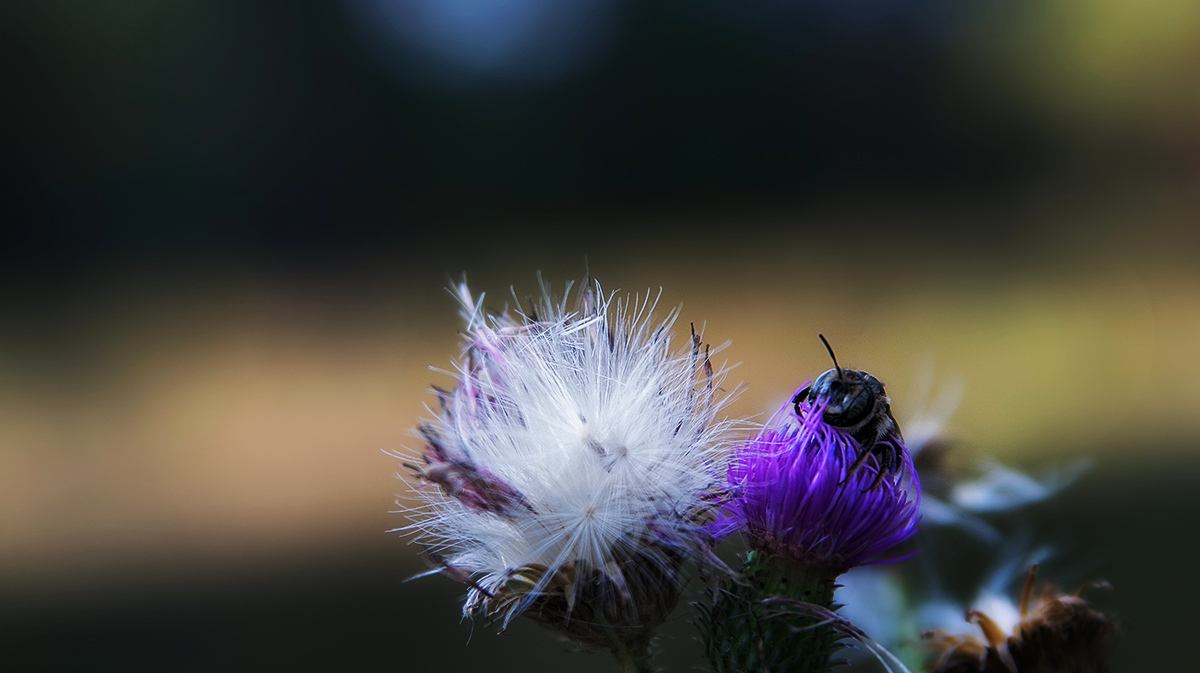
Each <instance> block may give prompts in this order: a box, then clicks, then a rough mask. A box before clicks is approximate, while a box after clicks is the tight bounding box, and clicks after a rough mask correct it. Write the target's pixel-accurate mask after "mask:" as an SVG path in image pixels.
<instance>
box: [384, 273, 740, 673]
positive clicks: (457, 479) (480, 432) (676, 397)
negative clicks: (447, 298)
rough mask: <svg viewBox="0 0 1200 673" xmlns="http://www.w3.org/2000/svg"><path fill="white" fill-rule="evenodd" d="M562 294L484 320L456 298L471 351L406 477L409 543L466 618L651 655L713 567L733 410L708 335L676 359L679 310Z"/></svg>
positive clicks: (596, 291) (594, 292)
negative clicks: (662, 312) (662, 313)
mask: <svg viewBox="0 0 1200 673" xmlns="http://www.w3.org/2000/svg"><path fill="white" fill-rule="evenodd" d="M570 287H571V286H570V285H568V287H567V291H566V293H564V297H563V299H561V300H558V301H556V300H555V299H554V298H552V296H551V295H550V292H549V291H548V290H547V289H546V288H545V287H543V295H542V297H541V298H540V301H539V302H538V303H537V304H536V305H534V306H531V307H530V310H529V312H528V313H521V312H519V311H516V312H509V311H504V312H501V313H498V314H489V313H487V312H486V311H485V309H484V308H483V297H482V296H480V298H479V299H478V300H475V299H474V298H473V297H472V295H471V293H470V291H469V290H468V289H467V287H466V285H465V284H462V285H459V286H458V288H457V292H456V294H457V296H458V299H459V301H460V302H461V304H462V315H463V317H464V319H465V320H466V329H465V332H464V336H465V339H466V344H465V353H464V355H463V357H462V359H461V361H460V362H459V364H458V366H457V368H458V371H457V379H458V381H457V386H456V387H455V388H454V389H453V390H451V391H439V397H440V401H441V408H440V410H439V411H437V412H436V416H435V418H434V419H433V420H432V421H431V422H430V423H428V424H426V425H424V426H422V428H421V434H422V435H423V437H424V439H425V441H426V447H425V451H424V453H423V454H422V455H421V456H420V457H419V458H418V459H416V460H413V461H412V462H413V463H419V465H414V464H409V465H408V466H409V468H410V469H411V470H412V471H413V474H414V475H415V476H416V477H418V479H419V482H420V487H419V488H418V489H417V493H418V494H419V496H420V497H421V498H422V499H423V501H424V505H423V506H422V507H420V508H418V509H416V510H414V511H413V512H412V515H413V519H414V523H413V524H412V525H411V526H409V527H407V528H406V529H403V530H407V531H410V532H415V533H416V535H417V540H418V541H419V542H421V543H423V544H425V545H426V546H427V548H428V549H429V550H430V552H431V555H432V557H433V558H434V559H435V562H436V563H437V564H438V565H439V567H438V568H437V569H435V571H434V572H436V571H437V570H443V571H445V572H446V573H447V574H449V575H451V576H452V577H454V578H456V579H459V580H460V581H462V582H464V583H466V584H467V585H468V586H469V587H470V588H469V592H468V598H467V602H466V606H465V607H464V614H465V615H468V616H469V615H472V614H476V613H479V614H484V615H487V616H494V617H498V618H500V619H501V620H502V625H506V624H507V623H508V622H509V621H510V620H511V619H512V618H513V617H514V616H515V615H517V614H521V613H526V614H528V615H529V616H530V617H532V618H534V619H535V620H536V621H538V622H539V623H542V624H544V625H547V626H551V627H553V628H557V629H559V630H561V631H563V632H564V633H566V634H567V635H568V636H570V637H572V638H573V639H575V640H576V641H577V642H579V643H581V644H583V645H585V646H588V647H592V648H597V649H611V650H613V651H614V652H617V650H618V649H619V648H635V649H636V648H640V647H642V645H643V644H645V643H648V641H649V632H650V629H652V628H653V627H654V626H656V625H657V624H658V623H659V622H661V621H662V619H664V618H665V617H666V616H667V614H668V613H669V612H670V610H671V609H672V608H673V607H674V604H675V602H676V600H677V598H678V595H679V591H680V589H681V588H682V585H683V583H684V581H685V577H684V575H683V568H684V565H685V563H686V562H687V561H689V560H697V559H704V560H707V559H709V558H711V552H710V551H709V547H708V540H707V538H706V536H705V533H704V530H703V527H702V525H703V523H705V521H706V519H707V517H708V514H709V512H710V510H711V506H712V499H713V497H714V494H715V493H717V492H718V491H719V490H720V489H721V488H722V487H723V485H724V476H725V468H726V460H727V454H728V449H729V438H728V434H729V431H730V430H731V428H732V423H731V422H730V421H728V420H725V419H718V414H719V412H720V411H721V410H722V408H723V406H724V404H725V402H727V401H728V399H729V398H728V397H722V396H721V394H720V393H719V392H718V391H719V385H720V383H721V381H722V379H723V378H724V372H723V371H714V370H713V367H712V365H711V364H710V361H709V356H710V355H711V353H710V352H709V351H708V349H707V348H705V347H702V346H701V340H700V336H699V335H696V334H695V332H694V331H693V333H692V335H691V338H690V340H689V341H687V342H685V343H684V344H680V345H679V346H678V347H676V346H675V345H673V343H672V327H673V326H674V323H675V321H676V319H677V317H678V309H676V310H674V311H671V312H670V313H669V314H668V315H667V316H666V318H665V319H663V320H657V321H656V320H655V319H654V318H653V317H652V313H653V311H654V308H655V305H656V303H657V301H658V299H657V297H655V298H654V299H653V300H651V299H650V298H649V297H648V296H647V297H646V298H637V297H634V298H632V299H629V298H626V299H624V300H622V299H615V298H614V296H613V295H608V296H604V295H602V294H601V291H600V287H599V284H596V285H595V286H592V287H588V286H586V285H585V286H584V287H582V288H581V289H580V292H579V293H578V299H577V302H576V305H575V306H574V307H573V308H568V306H567V301H566V298H565V297H566V295H567V294H569V292H570ZM660 294H661V293H660ZM431 486H436V488H431ZM643 641H645V642H644V643H643ZM618 656H620V653H619V652H618Z"/></svg>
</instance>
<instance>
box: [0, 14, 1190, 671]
mask: <svg viewBox="0 0 1200 673" xmlns="http://www.w3.org/2000/svg"><path fill="white" fill-rule="evenodd" d="M1197 45H1200V13H1198V12H1197V11H1196V9H1195V7H1194V3H1190V2H1187V1H1185V0H1164V1H1163V2H1159V3H1156V4H1155V5H1154V6H1153V7H1144V6H1134V5H1133V4H1131V3H1124V2H1118V1H1117V0H1093V1H1091V2H1080V1H1077V0H1052V1H1049V2H1045V1H1043V2H1032V1H1028V2H1027V1H1017V2H991V1H984V2H979V3H968V4H964V3H959V2H948V1H915V2H899V1H895V2H893V1H888V0H855V1H853V2H845V1H843V2H834V1H832V0H829V1H825V0H811V1H809V2H778V1H775V2H772V1H766V0H762V1H757V2H738V3H733V2H709V1H704V2H660V1H658V0H643V1H641V2H631V1H629V0H587V1H584V0H580V1H579V2H577V3H564V2H558V3H554V2H549V1H545V2H542V1H537V0H514V1H512V2H508V3H494V4H493V3H488V2H483V1H482V0H441V2H433V0H429V1H428V2H424V1H422V0H390V1H389V0H345V1H344V2H335V3H328V4H317V3H305V4H302V5H298V4H296V3H285V2H172V3H163V2H152V1H150V0H120V1H116V0H114V1H112V2H107V3H89V2H73V1H67V0H45V1H42V2H23V3H22V2H16V3H6V4H5V5H4V6H2V7H0V58H2V60H3V62H4V63H5V64H6V65H5V68H4V76H3V79H2V80H0V81H3V83H4V90H5V93H6V96H5V100H6V104H5V112H6V115H5V117H6V120H5V121H4V125H3V131H2V132H0V143H2V145H0V147H2V157H3V158H2V159H0V161H3V163H4V168H6V171H5V173H6V175H7V178H6V185H5V187H6V188H5V189H4V190H3V192H4V196H3V198H2V200H0V223H2V224H3V227H2V233H0V282H2V284H0V626H2V627H3V628H2V629H0V658H2V659H4V660H7V661H15V662H17V665H16V667H15V669H14V670H131V669H139V668H142V669H153V670H215V669H222V670H243V669H245V670H250V669H254V670H261V669H262V668H276V667H282V666H284V665H287V666H290V667H292V668H298V669H330V668H345V669H361V668H367V667H368V666H370V667H390V668H395V669H398V670H426V669H430V668H434V667H438V668H441V669H443V670H469V669H472V668H478V667H480V666H484V665H486V666H489V667H493V668H496V667H499V668H504V667H510V668H511V669H513V670H557V669H558V668H560V667H567V666H569V667H572V668H575V669H579V670H584V669H588V670H606V669H607V668H608V667H609V666H610V664H609V662H608V661H606V660H604V659H603V658H602V657H592V656H586V655H566V654H561V652H560V650H561V647H559V646H557V645H556V643H555V641H554V639H553V638H552V637H551V636H550V635H548V634H545V633H542V632H539V631H537V630H536V629H535V628H533V627H531V626H526V625H523V624H522V625H520V626H519V627H516V628H514V629H512V633H511V634H510V635H505V636H502V637H496V636H495V635H493V633H492V630H491V629H490V628H489V627H487V626H486V625H482V624H480V625H476V627H475V629H474V634H473V636H472V637H471V642H470V644H469V645H468V644H465V643H466V640H467V637H468V635H469V634H470V629H469V627H468V626H466V625H459V626H457V627H456V626H455V625H456V624H457V616H456V614H457V609H458V607H457V605H458V604H457V603H456V602H455V597H456V596H458V595H459V594H460V593H461V592H460V591H459V588H458V587H457V586H455V585H453V584H452V583H450V582H448V581H445V580H443V579H440V578H430V579H427V580H423V581H420V582H414V583H411V584H402V583H401V582H402V580H403V579H404V578H405V577H407V576H409V575H411V574H413V573H414V572H417V571H418V570H420V569H421V568H422V566H421V564H420V562H419V560H418V558H417V555H416V550H415V549H414V548H412V547H406V546H405V545H404V544H403V542H402V541H399V540H397V539H395V536H389V535H387V534H385V533H384V531H385V530H388V529H391V528H395V527H398V526H401V525H403V522H404V519H403V517H402V516H400V515H397V514H391V515H389V514H387V511H388V510H390V509H396V507H395V506H393V505H392V500H393V499H394V496H393V493H397V492H402V491H403V490H404V486H403V484H402V483H400V482H399V481H397V480H395V478H394V477H393V476H392V472H393V471H394V470H395V469H396V465H395V461H394V460H392V459H390V458H388V457H387V456H385V455H383V454H381V453H380V452H379V450H380V449H388V450H393V449H398V448H400V447H401V446H406V445H407V446H410V447H413V446H415V445H416V442H415V440H413V439H412V437H411V436H410V434H409V432H408V428H410V427H412V426H413V425H414V424H415V422H416V420H417V418H419V417H420V416H421V415H422V414H423V410H422V407H421V405H422V403H424V402H427V401H429V399H428V398H427V396H426V391H427V388H426V387H427V385H428V384H429V383H431V382H435V381H441V379H440V378H439V377H441V376H442V375H440V374H438V373H436V372H430V371H428V370H427V367H428V366H431V365H432V366H436V367H442V368H445V367H447V366H448V364H449V362H450V359H451V357H452V356H453V355H454V354H455V353H456V352H457V346H456V335H455V329H457V323H456V320H455V316H454V309H453V305H452V302H451V300H450V298H449V297H448V296H447V295H445V293H444V292H443V291H442V288H443V287H444V286H445V285H446V284H447V283H448V282H449V279H450V278H458V277H460V275H461V274H462V273H464V272H466V273H467V274H468V276H469V278H470V279H471V280H472V283H473V285H475V286H476V287H477V288H478V289H480V290H486V291H488V292H489V294H490V295H491V296H493V297H497V298H502V297H504V296H506V293H507V291H508V287H509V285H510V284H512V285H514V286H515V287H516V290H515V291H516V292H517V293H518V294H527V293H529V292H532V291H534V289H535V288H536V284H535V275H534V274H535V272H536V271H538V270H541V271H542V273H543V275H544V277H545V278H547V280H550V281H551V282H552V283H553V284H554V286H555V287H562V285H563V283H564V282H565V281H567V280H570V279H575V278H579V277H581V276H582V275H583V273H584V269H585V265H586V267H587V268H590V271H591V272H592V273H593V274H594V275H595V276H596V277H598V278H599V279H600V280H601V281H602V282H603V283H604V284H605V286H606V287H608V288H610V289H618V288H620V289H623V290H627V291H633V292H637V291H645V289H646V288H652V289H655V290H656V289H657V288H658V287H660V286H662V287H663V288H664V302H665V305H668V306H674V305H676V304H678V303H682V304H683V305H684V313H683V319H684V320H685V321H691V320H695V321H696V322H697V323H698V324H699V323H706V324H707V329H708V332H707V333H706V336H707V335H711V338H712V340H713V341H714V342H715V343H720V342H722V341H724V340H725V339H727V338H729V339H732V341H733V345H732V346H731V347H730V348H729V350H727V351H725V352H726V354H727V355H728V357H729V359H730V361H731V362H739V361H740V362H742V363H743V364H742V365H741V367H740V368H739V369H737V370H735V371H734V373H733V376H732V377H731V378H732V379H734V380H739V379H744V380H746V381H748V382H750V383H751V384H752V385H751V387H750V388H749V389H748V390H747V391H746V393H744V394H743V395H742V396H741V398H740V399H739V401H738V403H737V405H736V406H735V407H734V412H735V413H738V414H744V415H752V414H756V413H761V412H763V411H764V410H769V409H771V408H773V407H774V406H775V405H776V404H778V403H779V402H780V401H781V398H782V396H784V395H786V394H787V392H788V391H791V390H793V389H794V388H795V387H796V385H797V384H798V383H800V382H802V381H803V380H804V379H806V378H810V377H812V376H813V375H815V374H818V373H820V372H821V371H823V370H824V369H825V368H826V366H827V365H826V364H825V360H824V357H825V354H824V351H823V349H822V348H821V347H820V344H819V342H817V341H816V339H815V335H816V333H817V332H823V333H825V334H826V335H828V336H830V337H831V338H832V339H833V340H834V344H835V346H836V347H837V348H838V352H839V355H840V356H841V357H842V358H843V359H845V360H848V361H850V362H851V364H855V365H856V366H859V367H862V368H867V369H870V370H871V371H873V372H874V373H876V374H878V375H879V376H880V377H881V378H883V379H884V380H885V381H887V382H888V384H889V388H888V389H889V392H891V393H892V395H893V398H894V399H895V407H896V408H897V411H898V413H899V414H900V415H901V417H902V418H903V417H904V414H905V413H908V414H910V415H911V414H912V413H915V412H916V410H917V408H919V403H918V402H916V401H906V398H905V393H906V392H908V391H910V390H914V386H913V385H912V384H911V381H912V379H913V378H914V372H915V371H917V370H919V369H920V367H921V366H922V365H921V363H922V362H927V361H932V362H934V363H935V365H934V367H935V371H936V373H937V376H938V379H939V380H946V379H952V378H956V377H957V378H961V379H962V380H963V381H964V382H965V384H966V394H965V396H964V399H963V403H962V406H961V407H960V410H959V412H958V413H957V414H956V415H955V417H954V421H953V424H952V433H953V434H954V436H955V437H956V438H957V439H959V440H960V443H961V446H962V447H963V448H964V454H963V458H962V459H961V460H962V462H963V464H964V465H969V464H970V461H971V460H972V459H973V458H972V457H976V456H984V455H987V456H995V457H997V458H998V459H1000V460H1002V461H1003V462H1005V463H1008V464H1015V465H1020V466H1024V467H1027V468H1030V469H1033V470H1035V471H1036V470H1037V469H1039V468H1042V467H1045V466H1051V465H1055V464H1063V463H1065V462H1066V461H1067V460H1070V459H1073V458H1078V457H1081V456H1092V457H1094V458H1095V459H1096V467H1095V469H1094V470H1093V471H1092V472H1091V473H1089V474H1088V475H1087V476H1086V477H1085V478H1084V479H1083V481H1082V482H1081V483H1079V484H1077V485H1076V486H1075V487H1073V488H1072V489H1070V490H1068V491H1067V492H1066V493H1065V494H1064V495H1063V496H1061V497H1060V498H1058V499H1056V500H1054V501H1052V502H1051V503H1046V504H1044V505H1043V506H1041V508H1040V509H1037V510H1036V512H1035V513H1034V514H1030V515H1028V516H1027V520H1032V521H1034V522H1035V523H1036V525H1033V526H1032V527H1033V528H1034V529H1035V530H1036V531H1037V535H1038V536H1039V540H1038V541H1039V542H1042V543H1048V544H1052V545H1054V547H1055V548H1056V550H1057V551H1058V552H1059V553H1060V557H1061V558H1062V559H1064V561H1063V563H1062V564H1061V567H1062V568H1064V570H1063V577H1061V578H1059V579H1060V581H1063V582H1067V583H1070V582H1075V581H1079V580H1081V579H1084V577H1082V575H1087V576H1089V577H1096V576H1103V577H1107V578H1108V579H1109V580H1111V581H1112V582H1113V584H1114V585H1115V587H1116V591H1115V592H1114V593H1113V594H1112V595H1111V596H1109V597H1107V598H1104V599H1102V600H1103V601H1104V604H1105V605H1106V607H1109V608H1110V609H1112V610H1113V611H1114V612H1115V613H1117V614H1118V615H1119V616H1120V617H1121V619H1122V621H1123V622H1124V623H1125V624H1126V629H1125V636H1124V639H1123V642H1122V646H1121V649H1120V651H1119V652H1118V661H1119V663H1120V664H1122V667H1123V670H1138V669H1142V670H1151V669H1162V670H1171V669H1178V670H1182V668H1184V667H1185V666H1186V664H1185V663H1184V662H1186V661H1190V658H1185V657H1186V656H1187V653H1186V647H1185V645H1186V637H1187V633H1188V631H1187V630H1186V629H1187V626H1188V625H1189V624H1190V623H1191V622H1192V621H1193V620H1192V618H1191V617H1190V613H1189V610H1190V606H1191V605H1192V603H1193V602H1194V601H1195V599H1196V598H1197V596H1196V592H1195V590H1194V589H1192V583H1191V582H1190V578H1191V571H1190V564H1189V559H1190V558H1191V557H1192V556H1194V554H1195V552H1196V543H1195V541H1194V538H1195V536H1194V535H1193V534H1191V532H1190V531H1191V529H1192V528H1194V526H1195V525H1196V523H1197V516H1196V515H1197V502H1198V500H1197V498H1196V496H1195V495H1194V494H1193V487H1192V484H1193V483H1195V479H1194V478H1195V477H1196V476H1197V475H1198V474H1200V472H1198V470H1197V468H1198V465H1197V458H1196V448H1197V444H1198V442H1200V415H1198V414H1197V413H1196V409H1197V408H1198V406H1197V405H1198V404H1200V395H1197V393H1196V392H1195V389H1196V386H1195V381H1196V380H1197V377H1200V352H1198V351H1197V343H1200V339H1198V338H1200V268H1198V262H1200V257H1198V254H1200V248H1198V244H1200V235H1198V234H1200V232H1198V230H1197V227H1196V221H1197V216H1196V213H1197V212H1198V211H1197V206H1200V194H1198V193H1197V186H1198V182H1197V178H1198V174H1197V168H1198V160H1200V88H1198V87H1196V86H1195V82H1196V81H1200V47H1198V46H1197ZM585 260H586V261H585ZM496 301H497V302H502V299H497V300H496ZM441 382H442V383H443V384H444V383H445V382H444V381H441ZM906 407H907V409H906ZM402 497H403V498H405V500H404V501H403V502H404V503H405V504H406V503H407V500H406V498H407V496H403V495H402ZM1071 568H1074V569H1075V571H1074V574H1072V572H1071V571H1070V570H1068V569H1071ZM1076 575H1079V576H1076ZM689 629H690V627H689V626H688V624H687V616H686V614H685V612H684V611H681V612H680V613H679V616H678V617H677V618H676V623H674V624H673V625H672V630H673V631H672V633H673V635H674V640H671V641H669V642H667V643H666V644H665V646H664V648H665V649H666V650H667V651H668V652H669V653H671V654H672V655H675V656H676V658H674V659H672V658H667V659H665V660H664V661H665V663H667V664H668V665H669V666H670V668H671V670H687V669H688V667H689V666H691V665H693V664H695V663H697V662H696V661H695V660H694V658H693V659H684V658H679V657H680V656H690V654H691V650H694V649H695V648H694V646H693V644H691V643H690V641H689V638H690V637H691V635H690V630H689ZM681 652H683V653H686V654H685V655H678V653H681Z"/></svg>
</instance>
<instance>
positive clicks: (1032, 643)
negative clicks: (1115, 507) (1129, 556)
mask: <svg viewBox="0 0 1200 673" xmlns="http://www.w3.org/2000/svg"><path fill="white" fill-rule="evenodd" d="M1036 581H1037V566H1036V565H1035V566H1034V567H1033V568H1031V569H1030V570H1029V574H1028V575H1027V576H1026V579H1025V585H1024V587H1023V588H1022V591H1021V602H1020V605H1019V610H1020V616H1021V619H1020V621H1019V622H1018V623H1017V625H1016V627H1015V628H1014V629H1013V632H1012V634H1011V635H1006V634H1005V633H1004V632H1003V630H1002V629H1001V628H1000V627H999V626H998V625H997V624H996V623H995V622H994V621H993V620H992V619H991V618H990V617H988V616H987V615H986V614H984V613H982V612H979V611H977V610H968V611H967V614H966V619H967V621H968V622H971V623H974V624H978V625H979V628H980V631H981V632H982V635H983V640H979V639H978V638H976V637H974V636H954V635H950V634H948V633H946V632H944V631H934V632H931V633H927V634H925V639H926V642H927V643H928V644H929V646H930V649H931V650H933V651H934V652H936V653H939V654H937V655H936V656H937V661H936V663H935V664H934V666H933V673H1104V672H1105V671H1108V670H1109V668H1108V658H1109V654H1110V652H1111V649H1112V644H1113V641H1114V640H1115V637H1116V632H1117V629H1116V625H1115V624H1114V623H1113V621H1112V620H1111V619H1109V618H1108V616H1106V615H1105V614H1104V613H1102V612H1100V611H1099V610H1096V609H1095V608H1093V607H1092V606H1091V604H1090V603H1088V602H1087V601H1086V600H1084V599H1083V598H1082V597H1081V596H1080V594H1082V593H1083V592H1084V591H1086V590H1087V589H1089V588H1092V587H1093V586H1095V585H1085V586H1084V587H1082V588H1080V590H1079V591H1077V592H1076V593H1074V594H1063V593H1061V592H1059V591H1058V590H1057V589H1055V588H1053V587H1043V589H1042V591H1041V592H1040V594H1038V595H1037V597H1036V599H1035V597H1034V588H1035V584H1036Z"/></svg>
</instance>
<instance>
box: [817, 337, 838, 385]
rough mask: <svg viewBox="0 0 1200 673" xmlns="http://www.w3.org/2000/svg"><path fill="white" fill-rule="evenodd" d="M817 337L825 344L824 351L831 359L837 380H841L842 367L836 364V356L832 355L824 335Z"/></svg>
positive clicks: (831, 348)
mask: <svg viewBox="0 0 1200 673" xmlns="http://www.w3.org/2000/svg"><path fill="white" fill-rule="evenodd" d="M817 336H819V337H821V343H823V344H825V350H827V351H829V357H830V358H831V359H833V366H834V368H836V369H837V373H838V378H839V379H840V378H843V377H842V366H841V365H839V364H838V361H837V356H836V355H834V354H833V346H830V345H829V342H828V341H826V340H825V335H824V334H818V335H817Z"/></svg>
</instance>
